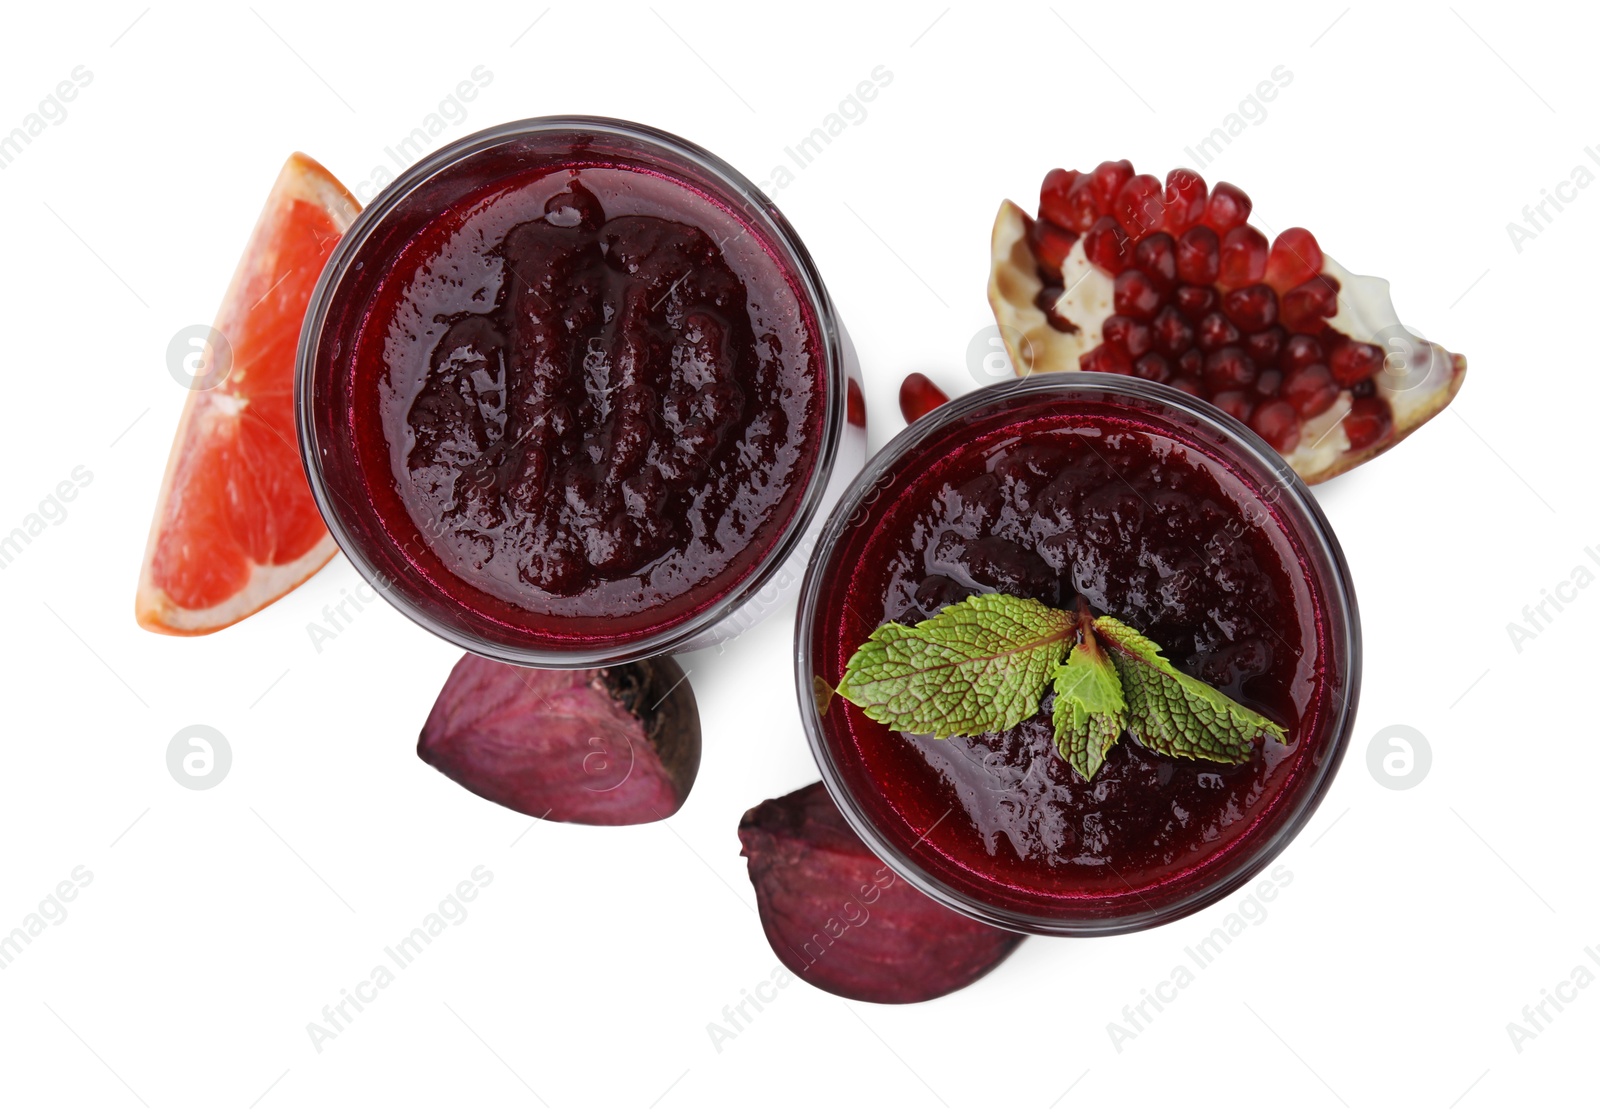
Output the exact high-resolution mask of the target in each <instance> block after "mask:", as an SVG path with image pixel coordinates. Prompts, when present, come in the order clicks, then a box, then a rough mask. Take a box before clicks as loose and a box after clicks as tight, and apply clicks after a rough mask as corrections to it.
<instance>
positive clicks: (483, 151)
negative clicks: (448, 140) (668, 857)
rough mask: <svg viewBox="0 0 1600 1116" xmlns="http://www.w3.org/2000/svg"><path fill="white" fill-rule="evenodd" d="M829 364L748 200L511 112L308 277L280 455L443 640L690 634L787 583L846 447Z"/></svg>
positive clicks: (679, 143)
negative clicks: (293, 412)
mask: <svg viewBox="0 0 1600 1116" xmlns="http://www.w3.org/2000/svg"><path fill="white" fill-rule="evenodd" d="M858 375H859V374H858V372H857V371H856V363H855V357H854V353H853V351H852V349H851V347H850V343H849V340H848V338H847V337H846V335H845V333H844V330H843V329H842V327H841V326H840V324H839V322H838V319H837V318H836V316H835V314H834V311H833V306H832V303H831V302H830V300H829V298H828V293H827V290H826V289H825V288H824V286H823V284H822V280H821V278H820V277H819V276H818V274H817V271H816V268H815V266H814V265H813V263H812V261H811V258H810V256H809V255H808V254H807V253H806V250H805V248H804V246H803V245H802V244H801V243H800V240H799V238H798V237H797V236H796V235H795V233H794V230H793V229H791V228H790V226H789V224H788V222H786V221H785V220H784V218H783V216H782V215H781V214H780V213H779V212H778V211H777V209H776V207H774V206H773V204H772V203H771V202H770V201H769V200H767V199H766V198H765V197H764V196H763V195H762V194H761V193H760V192H759V191H758V190H757V189H756V188H755V187H754V186H752V185H751V184H750V183H749V181H748V180H746V179H745V178H744V177H743V176H742V175H740V174H739V173H738V172H737V171H735V170H734V169H733V168H732V167H730V166H728V165H727V164H725V163H723V162H722V161H721V160H719V159H717V158H716V157H715V156H713V155H711V154H710V153H708V152H706V151H703V150H701V149H700V148H698V147H695V146H694V145H692V144H690V143H688V142H686V141H684V140H681V139H678V138H677V137H675V136H670V135H667V134H666V133H663V132H658V131H655V130H653V129H650V128H646V127H643V126H641V125H637V124H631V123H628V122H625V121H618V120H606V119H598V118H588V117H562V118H556V117H549V118H541V119H536V120H525V121H520V122H517V123H513V124H506V125H502V126H500V127H497V128H493V129H490V130H488V131H485V132H480V133H478V134H477V135H474V136H470V137H468V138H466V139H463V140H461V141H460V142H458V143H455V144H453V145H451V146H449V147H447V148H445V149H443V150H441V151H439V152H437V153H436V154H434V155H432V156H430V157H428V158H427V159H424V160H422V161H421V162H420V163H418V164H417V165H416V166H414V167H412V168H411V169H410V170H408V171H406V172H405V173H404V174H403V175H401V177H400V178H399V179H398V180H397V181H396V182H394V183H393V184H392V185H390V186H389V187H388V188H387V189H386V190H385V191H384V192H383V194H382V195H381V196H380V197H379V198H378V199H377V200H376V201H375V202H374V203H373V205H372V206H371V207H369V208H368V209H367V210H366V211H365V212H363V213H362V214H361V216H360V218H359V219H358V220H357V221H356V223H355V224H354V225H353V226H352V227H351V229H350V231H349V232H347V233H346V234H345V236H344V239H343V240H342V241H341V242H340V244H339V246H338V248H337V249H335V251H334V253H333V256H332V258H331V259H330V260H329V262H328V265H327V268H326V270H325V271H324V273H323V276H322V280H321V282H320V284H319V285H318V287H317V289H316V292H315V294H314V295H313V298H312V302H311V306H310V308H309V310H308V312H307V315H306V322H305V326H304V329H303V332H302V335H301V338H300V350H299V368H298V377H297V384H296V396H297V413H298V416H299V430H300V444H301V454H302V457H303V459H304V462H305V466H306V472H307V474H308V477H309V479H310V482H311V488H312V492H313V493H314V494H315V496H316V499H317V503H318V505H319V507H320V508H321V510H322V514H323V517H324V518H325V519H326V520H327V523H328V527H329V529H330V530H331V531H332V532H333V535H334V538H335V539H336V540H337V541H338V543H339V545H340V547H341V548H342V549H343V551H344V553H345V554H346V555H347V556H348V557H349V558H350V560H351V561H352V562H353V563H354V564H355V566H356V567H357V568H358V569H359V570H360V571H361V573H362V574H363V576H365V577H366V578H367V579H368V580H369V581H371V582H372V583H373V584H374V585H375V586H376V587H377V588H378V589H379V590H380V591H381V592H382V593H383V594H384V596H385V597H387V598H388V600H389V601H390V602H391V603H393V604H394V605H395V606H397V607H398V608H399V609H400V610H401V611H402V612H404V613H406V614H407V615H408V616H410V617H411V618H412V619H413V620H415V621H417V622H418V623H419V624H421V625H423V626H424V627H426V628H428V629H429V630H431V631H433V632H435V633H437V634H439V635H442V636H444V637H445V638H447V639H450V640H452V641H453V642H455V643H457V644H459V645H460V646H462V647H465V648H466V649H468V650H470V651H474V652H477V653H478V654H481V655H486V656H489V657H491V658H498V659H502V660H505V661H509V662H515V663H522V664H526V665H533V666H574V665H584V666H599V665H606V664H611V663H619V662H625V661H628V660H632V659H638V658H643V657H646V656H649V655H654V654H659V653H662V652H665V651H671V650H683V649H688V648H692V647H698V646H706V645H709V644H712V643H715V642H717V641H719V640H721V639H724V638H726V637H728V636H729V635H732V634H735V633H737V632H739V631H742V630H743V629H745V628H747V627H749V626H750V625H751V624H753V623H755V622H756V621H757V620H759V619H760V618H761V617H762V616H763V615H764V614H765V613H767V612H769V611H771V610H772V608H773V607H774V605H775V603H776V601H777V600H778V599H779V598H780V597H781V595H782V592H783V590H784V588H785V587H792V586H794V585H797V584H798V582H799V578H800V574H801V572H802V571H803V568H804V563H805V559H806V557H807V555H808V554H809V550H810V542H811V540H814V539H815V536H816V533H817V531H818V530H819V529H820V522H819V521H818V516H817V512H818V510H819V508H822V507H825V506H827V504H828V503H830V502H831V499H832V498H836V496H837V494H838V492H839V491H841V490H842V488H843V486H844V484H845V483H846V482H847V481H848V479H849V477H850V475H851V474H852V473H853V472H854V470H855V469H856V468H858V467H859V465H860V463H861V461H862V460H863V459H864V458H865V446H866V438H865V416H864V414H863V413H862V408H861V406H860V399H861V395H860V388H859V384H858V383H857V382H856V381H857V379H858Z"/></svg>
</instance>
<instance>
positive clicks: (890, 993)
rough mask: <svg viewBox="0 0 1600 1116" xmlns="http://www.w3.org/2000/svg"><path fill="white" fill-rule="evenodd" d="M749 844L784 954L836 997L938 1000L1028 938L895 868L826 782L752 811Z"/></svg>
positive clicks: (742, 826) (766, 915) (744, 828)
mask: <svg viewBox="0 0 1600 1116" xmlns="http://www.w3.org/2000/svg"><path fill="white" fill-rule="evenodd" d="M739 844H740V846H741V848H742V850H743V852H744V855H745V857H746V858H747V859H748V860H749V869H750V882H751V883H752V884H753V885H755V891H756V905H757V907H758V908H759V910H760V912H761V928H762V929H763V930H764V931H766V935H767V942H768V943H769V944H770V945H771V946H772V950H773V952H774V953H776V954H777V955H778V960H780V961H782V962H783V963H784V965H786V966H787V967H788V968H789V969H790V971H791V972H793V973H794V974H795V975H796V976H798V977H799V978H800V979H801V980H804V981H805V982H807V983H808V984H813V985H815V986H816V987H818V988H820V989H822V990H823V991H825V992H832V993H833V994H834V995H836V996H846V997H849V998H850V999H852V1000H866V1001H869V1002H871V1003H878V1004H910V1003H917V1002H920V1001H922V1000H932V999H935V998H937V997H939V996H944V995H947V994H948V993H951V992H954V991H956V989H958V988H965V987H966V986H967V985H969V984H971V983H972V982H973V981H975V980H977V979H978V978H979V977H981V976H983V975H984V974H985V973H987V972H989V970H991V969H993V968H994V967H995V966H996V965H998V964H999V963H1000V962H1001V961H1003V960H1005V958H1006V957H1007V956H1008V955H1009V954H1010V953H1011V951H1012V950H1014V949H1016V948H1017V946H1018V944H1019V943H1021V941H1022V940H1023V937H1024V936H1023V935H1021V934H1013V933H1010V932H1008V931H1005V930H997V929H995V928H994V927H992V926H989V925H987V924H985V923H982V922H978V921H976V920H974V919H970V918H968V917H967V916H966V915H962V914H957V913H956V912H955V911H953V910H951V909H950V908H948V907H946V906H944V905H943V904H941V903H938V902H935V901H934V900H932V899H929V898H928V897H927V896H926V895H924V894H922V892H920V891H918V890H916V889H915V888H914V887H912V886H911V885H910V884H908V883H906V882H905V881H904V880H902V879H901V878H900V877H899V876H897V875H895V874H894V872H892V871H891V870H890V869H889V867H888V865H886V864H884V862H883V861H881V860H879V859H878V857H877V856H875V855H874V854H873V853H872V851H871V850H870V849H868V848H867V846H866V845H865V844H863V843H862V841H861V838H859V837H857V836H856V835H855V832H854V831H853V830H851V828H850V826H849V824H848V823H846V821H845V820H844V816H843V815H842V814H840V813H839V808H838V807H837V806H835V805H834V804H833V799H831V798H829V797H828V792H827V791H826V790H825V789H824V787H823V785H822V784H821V783H813V784H811V786H809V787H805V788H803V789H801V790H797V791H795V792H794V793H793V794H788V795H784V796H783V797H782V798H774V799H768V800H767V801H766V802H763V803H762V804H761V805H759V806H757V807H755V808H754V809H753V810H749V811H747V812H746V813H745V816H744V820H743V821H741V822H740V823H739Z"/></svg>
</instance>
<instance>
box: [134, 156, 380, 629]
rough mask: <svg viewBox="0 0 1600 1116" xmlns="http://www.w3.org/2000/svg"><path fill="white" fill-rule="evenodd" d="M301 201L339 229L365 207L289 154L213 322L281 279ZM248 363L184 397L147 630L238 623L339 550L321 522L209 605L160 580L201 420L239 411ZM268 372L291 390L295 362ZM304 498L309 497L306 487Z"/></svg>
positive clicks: (224, 327)
mask: <svg viewBox="0 0 1600 1116" xmlns="http://www.w3.org/2000/svg"><path fill="white" fill-rule="evenodd" d="M296 201H301V202H306V203H308V204H310V205H312V206H314V207H315V208H317V209H318V210H321V211H322V212H323V213H324V214H326V215H327V216H328V217H329V219H330V220H331V221H332V223H333V226H334V228H335V229H336V230H337V231H338V232H339V233H340V234H343V233H344V231H345V230H346V229H348V228H349V227H350V224H351V222H353V221H354V220H355V219H356V215H357V214H358V213H360V211H361V206H360V203H358V202H357V201H356V199H355V197H354V196H353V195H352V194H351V193H350V191H348V190H346V189H345V188H344V186H343V184H341V183H340V182H339V180H338V179H336V178H334V176H333V175H332V174H330V173H329V172H328V170H327V169H326V168H325V167H323V166H322V164H320V163H318V162H317V161H316V160H315V159H312V158H311V157H310V156H308V155H303V154H301V153H300V152H298V151H297V152H295V153H294V154H292V155H290V156H289V158H288V159H287V160H286V161H285V162H284V165H283V169H282V170H281V171H279V172H278V178H277V181H276V182H274V184H273V187H272V191H271V193H269V194H268V195H267V201H266V204H265V205H264V206H263V207H262V210H261V216H260V217H259V218H258V219H257V221H256V225H255V228H254V230H253V231H252V232H251V234H250V240H249V242H248V244H247V245H246V247H245V250H244V253H243V255H242V256H241V257H240V259H239V265H238V267H237V268H236V269H235V271H234V273H233V278H232V280H231V281H230V282H229V284H228V290H227V293H226V294H224V296H223V299H222V305H221V307H220V308H219V309H218V311H217V317H216V320H215V327H216V329H217V330H218V331H219V332H221V333H222V334H223V335H224V336H228V335H229V333H230V330H231V329H232V328H233V327H234V325H235V323H238V322H240V321H242V320H243V319H244V318H245V317H246V316H247V315H248V314H249V312H250V311H251V310H252V309H254V307H255V304H256V303H257V302H259V301H260V300H261V299H262V298H263V297H265V296H264V295H263V294H260V293H258V292H261V291H265V290H267V289H269V288H270V287H271V285H272V284H273V283H274V282H275V281H276V278H277V277H276V276H275V275H273V274H272V272H273V271H274V267H275V263H274V257H275V252H274V246H273V240H274V236H275V234H276V232H277V231H278V230H279V228H280V226H281V220H282V218H283V215H284V214H285V213H286V212H287V211H288V210H289V207H290V206H291V205H292V204H293V203H294V202H296ZM252 296H253V297H252ZM247 300H248V301H247ZM302 312H303V308H302ZM247 371H252V370H249V369H243V370H241V369H240V368H237V367H236V368H234V369H233V370H231V371H230V374H229V377H228V379H227V380H226V381H225V382H224V383H223V384H221V385H218V386H217V387H215V388H212V389H210V390H207V391H190V392H189V393H188V398H187V399H186V400H185V401H184V406H183V412H182V414H181V416H180V417H179V419H178V429H177V432H176V433H175V434H174V435H173V439H172V451H171V453H170V454H169V455H168V458H167V467H166V471H165V473H164V474H163V476H162V479H161V488H160V491H159V493H158V495H157V497H156V506H155V512H154V514H153V515H152V516H151V521H150V534H149V537H148V540H147V542H146V544H145V552H144V561H143V564H142V566H141V567H140V570H139V586H138V590H137V593H136V594H135V599H134V618H135V619H136V620H137V621H138V623H139V626H140V627H142V628H144V629H146V630H148V631H152V632H157V633H159V634H162V635H182V636H194V635H207V634H209V633H211V632H215V631H219V630H221V629H222V628H226V627H228V626H230V625H232V624H236V623H238V622H239V621H240V620H243V619H244V618H246V617H247V616H252V615H254V614H255V613H257V612H259V611H261V610H262V609H263V608H265V607H266V606H267V605H269V604H271V603H272V602H273V601H276V600H278V599H279V598H280V597H282V596H284V595H285V594H286V593H288V592H289V591H290V590H292V589H294V588H295V587H296V586H298V585H300V584H302V583H303V582H305V581H306V580H307V579H308V578H310V577H311V575H312V574H314V573H316V572H317V571H318V570H320V569H321V568H322V567H323V566H325V565H327V564H328V561H329V560H330V559H332V557H333V556H334V555H335V554H337V553H338V551H339V548H338V546H337V545H336V544H335V543H334V541H333V537H332V536H331V535H329V534H328V533H327V531H326V529H324V530H323V532H322V534H321V537H320V538H319V539H318V540H317V541H316V542H315V543H314V544H313V545H312V546H311V547H310V548H309V549H308V550H306V551H304V552H303V553H301V554H299V555H296V556H295V557H294V558H293V559H291V560H290V561H288V562H284V563H281V564H257V563H254V562H251V563H250V565H251V569H250V572H249V576H248V579H247V580H246V582H245V584H244V585H243V586H242V587H241V588H240V589H239V590H237V591H236V592H234V593H233V594H231V595H230V596H229V597H228V598H227V599H226V600H223V601H221V602H219V603H217V604H214V605H210V606H208V607H205V608H191V607H185V606H183V605H182V604H180V603H179V602H177V601H175V600H173V599H172V597H171V596H170V595H169V594H168V592H167V591H166V589H164V588H163V587H162V586H161V585H159V584H157V582H156V575H155V558H156V553H157V549H158V547H159V546H160V545H161V543H162V541H163V540H162V533H163V531H164V529H166V528H167V527H168V526H169V525H170V524H171V523H172V521H173V516H172V511H173V509H174V508H175V507H176V506H177V504H175V501H181V500H182V497H183V478H185V477H186V476H187V475H189V471H190V470H191V469H193V468H196V467H199V466H201V465H203V461H202V460H201V455H202V453H203V451H204V449H205V448H206V446H207V441H206V439H205V438H204V437H203V434H204V430H203V426H204V424H206V423H208V422H217V421H226V420H227V417H228V416H229V414H231V413H236V411H237V408H238V405H239V400H240V399H241V396H239V395H236V394H233V393H232V392H230V391H229V390H228V388H229V385H231V384H234V383H235V382H236V381H238V380H242V379H244V376H243V375H242V374H241V373H242V372H247ZM253 371H255V372H256V373H257V375H256V377H255V380H253V381H251V382H252V383H255V382H258V381H260V380H261V379H262V376H263V370H261V369H259V368H258V369H254V370H253ZM264 374H265V375H266V376H267V377H270V378H273V379H276V378H279V377H281V378H282V380H283V382H284V390H292V384H293V375H294V369H293V367H292V365H291V366H290V367H288V368H283V369H276V368H274V369H268V370H265V373H264ZM246 405H247V403H246ZM296 458H297V459H298V455H296ZM307 499H310V492H309V489H308V490H307Z"/></svg>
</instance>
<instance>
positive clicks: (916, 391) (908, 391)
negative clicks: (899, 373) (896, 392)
mask: <svg viewBox="0 0 1600 1116" xmlns="http://www.w3.org/2000/svg"><path fill="white" fill-rule="evenodd" d="M948 402H950V397H949V396H948V395H946V394H945V393H944V391H943V390H942V389H941V388H940V387H939V385H938V384H936V383H934V382H933V381H932V380H930V379H928V377H926V376H924V375H923V374H922V373H921V372H913V373H911V374H910V375H909V376H907V377H906V378H905V379H904V380H901V381H900V413H901V414H902V415H904V416H905V419H906V421H907V422H916V421H917V420H918V419H919V418H921V417H922V416H923V415H925V414H927V413H928V412H929V411H932V410H933V409H934V408H936V407H941V406H943V405H944V404H946V403H948Z"/></svg>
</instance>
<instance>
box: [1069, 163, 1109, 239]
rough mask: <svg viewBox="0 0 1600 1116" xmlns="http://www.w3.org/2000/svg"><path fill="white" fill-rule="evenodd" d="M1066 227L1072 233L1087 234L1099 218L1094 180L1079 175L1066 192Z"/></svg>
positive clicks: (1098, 204) (1090, 176)
mask: <svg viewBox="0 0 1600 1116" xmlns="http://www.w3.org/2000/svg"><path fill="white" fill-rule="evenodd" d="M1063 216H1064V217H1066V219H1067V220H1066V222H1065V223H1066V226H1067V228H1069V229H1072V230H1073V231H1074V232H1080V233H1083V232H1088V231H1089V227H1090V226H1091V225H1093V224H1094V223H1095V220H1096V219H1097V218H1098V217H1099V216H1100V203H1099V202H1098V201H1096V200H1095V197H1094V178H1093V176H1092V175H1087V174H1081V175H1079V176H1078V181H1076V182H1074V183H1073V184H1072V189H1070V190H1068V191H1067V211H1066V213H1065V214H1063Z"/></svg>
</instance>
